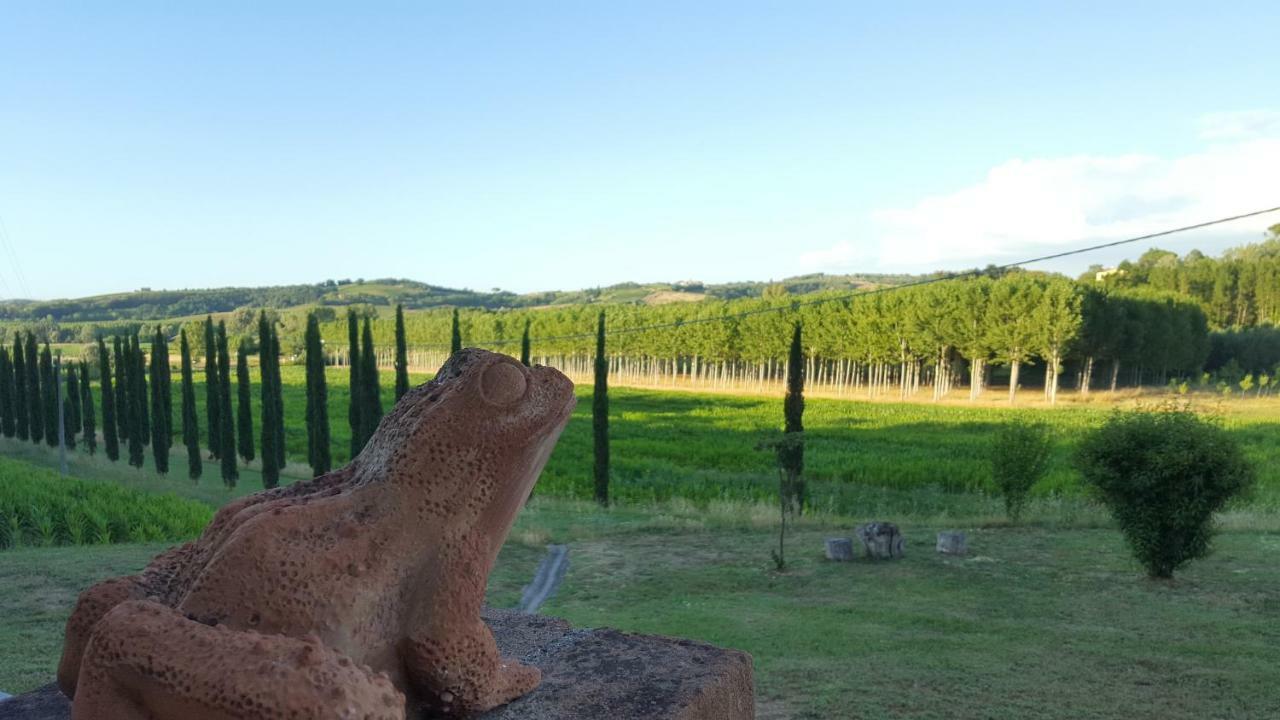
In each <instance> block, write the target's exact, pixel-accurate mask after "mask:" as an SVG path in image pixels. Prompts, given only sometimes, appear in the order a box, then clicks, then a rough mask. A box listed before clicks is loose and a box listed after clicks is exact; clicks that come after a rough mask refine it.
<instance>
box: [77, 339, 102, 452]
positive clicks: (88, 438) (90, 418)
mask: <svg viewBox="0 0 1280 720" xmlns="http://www.w3.org/2000/svg"><path fill="white" fill-rule="evenodd" d="M80 415H81V420H82V422H81V427H82V428H83V429H84V442H85V445H87V446H88V447H89V454H90V455H93V454H95V453H96V452H97V451H98V419H97V418H96V417H95V415H96V411H95V409H94V407H93V388H92V387H91V386H90V385H89V363H88V362H86V361H84V360H81V361H80Z"/></svg>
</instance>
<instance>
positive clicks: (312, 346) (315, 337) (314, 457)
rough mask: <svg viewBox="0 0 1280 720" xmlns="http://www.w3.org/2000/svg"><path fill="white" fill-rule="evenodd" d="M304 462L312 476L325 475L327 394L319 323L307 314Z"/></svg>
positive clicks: (328, 462)
mask: <svg viewBox="0 0 1280 720" xmlns="http://www.w3.org/2000/svg"><path fill="white" fill-rule="evenodd" d="M306 353H307V463H308V464H309V465H311V474H312V477H319V476H321V475H323V474H325V473H327V472H329V468H330V465H331V464H332V459H331V458H330V455H329V391H328V388H327V387H326V385H327V383H326V381H325V376H324V345H323V344H322V343H321V342H320V321H319V320H318V319H317V318H316V315H315V313H310V314H308V315H307V332H306Z"/></svg>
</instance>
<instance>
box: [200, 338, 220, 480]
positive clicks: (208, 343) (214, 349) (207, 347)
mask: <svg viewBox="0 0 1280 720" xmlns="http://www.w3.org/2000/svg"><path fill="white" fill-rule="evenodd" d="M220 387H221V383H220V381H219V379H218V338H217V333H215V332H214V329H213V316H212V315H206V316H205V319H204V409H205V420H206V421H208V423H209V429H208V433H209V457H210V458H217V457H218V456H219V455H220V454H221V453H222V438H221V436H220V435H219V433H220V432H221V431H222V412H221V408H220V407H219V406H218V398H219V397H220V395H219V388H220Z"/></svg>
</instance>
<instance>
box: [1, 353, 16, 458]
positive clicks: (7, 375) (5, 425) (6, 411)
mask: <svg viewBox="0 0 1280 720" xmlns="http://www.w3.org/2000/svg"><path fill="white" fill-rule="evenodd" d="M13 412H14V408H13V364H12V363H11V362H10V361H9V350H8V348H0V434H3V435H4V436H5V437H13V433H14V424H13Z"/></svg>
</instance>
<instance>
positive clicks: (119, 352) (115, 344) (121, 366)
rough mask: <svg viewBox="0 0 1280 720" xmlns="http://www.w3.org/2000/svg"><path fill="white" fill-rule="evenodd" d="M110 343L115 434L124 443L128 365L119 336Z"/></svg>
mask: <svg viewBox="0 0 1280 720" xmlns="http://www.w3.org/2000/svg"><path fill="white" fill-rule="evenodd" d="M111 341H112V347H111V353H112V360H114V361H115V365H114V367H115V376H116V432H117V434H119V436H120V440H121V441H122V442H124V441H128V439H129V382H128V377H129V365H128V364H127V363H125V361H124V349H123V347H122V346H121V343H120V336H119V335H113V336H112V337H111Z"/></svg>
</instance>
